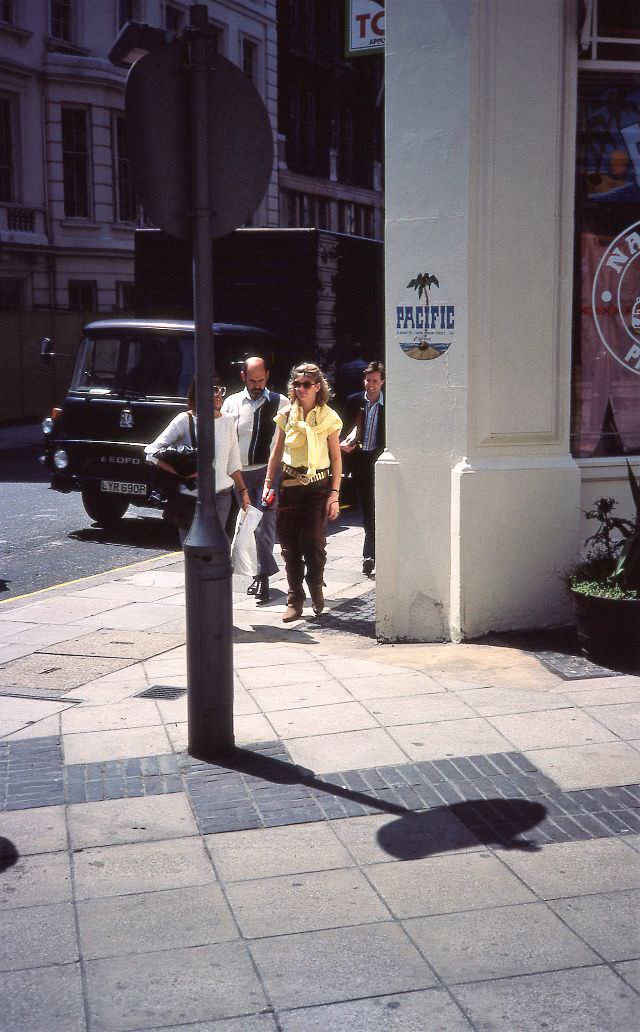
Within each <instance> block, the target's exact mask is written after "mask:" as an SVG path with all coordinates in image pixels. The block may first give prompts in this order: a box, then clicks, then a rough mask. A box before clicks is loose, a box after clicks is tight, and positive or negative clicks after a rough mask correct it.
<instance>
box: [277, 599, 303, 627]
mask: <svg viewBox="0 0 640 1032" xmlns="http://www.w3.org/2000/svg"><path fill="white" fill-rule="evenodd" d="M301 616H302V604H301V603H300V604H298V603H297V602H296V603H293V602H289V604H288V606H287V608H286V609H285V611H284V616H283V617H282V622H283V623H293V621H294V620H299V619H300V618H301Z"/></svg>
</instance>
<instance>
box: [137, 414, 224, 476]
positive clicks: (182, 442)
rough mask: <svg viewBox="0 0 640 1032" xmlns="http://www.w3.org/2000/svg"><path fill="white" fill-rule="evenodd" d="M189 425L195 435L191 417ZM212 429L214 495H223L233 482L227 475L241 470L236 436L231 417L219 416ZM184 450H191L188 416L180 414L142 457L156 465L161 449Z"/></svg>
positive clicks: (194, 418) (196, 420)
mask: <svg viewBox="0 0 640 1032" xmlns="http://www.w3.org/2000/svg"><path fill="white" fill-rule="evenodd" d="M193 421H194V424H195V427H196V433H197V426H198V417H197V416H194V417H193ZM213 425H214V430H215V446H216V455H215V461H214V468H215V471H216V491H226V490H227V489H228V488H230V487H233V480H232V479H231V476H230V474H231V473H235V472H236V470H239V469H240V470H241V469H242V463H241V461H240V448H239V446H238V435H237V433H236V428H235V423H234V421H233V418H232V417H231V416H225V415H224V414H222V415H221V416H219V417H218V418H217V419H214V421H213ZM184 446H186V447H191V446H192V442H191V434H190V433H189V415H188V413H186V412H180V414H179V415H177V416H176V417H175V419H172V420H171V422H170V423H169V425H168V426H167V427H165V429H164V430H163V431H162V433H161V434H159V435H158V437H156V439H155V441H152V442H151V444H148V445H147V446H146V448H145V450H144V453H145V456H146V459H147V462H152V463H153V464H154V465H157V462H158V459H157V457H156V453H157V452H158V451H160V449H161V448H180V447H184Z"/></svg>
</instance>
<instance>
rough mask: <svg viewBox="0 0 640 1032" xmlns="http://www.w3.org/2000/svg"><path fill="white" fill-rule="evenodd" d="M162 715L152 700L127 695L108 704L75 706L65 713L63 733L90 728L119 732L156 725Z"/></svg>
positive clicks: (83, 730)
mask: <svg viewBox="0 0 640 1032" xmlns="http://www.w3.org/2000/svg"><path fill="white" fill-rule="evenodd" d="M161 723H162V717H161V716H160V711H159V710H158V707H157V705H156V703H155V700H153V699H132V698H127V699H124V700H122V701H121V702H116V701H115V700H114V701H113V702H112V703H111V704H110V705H108V706H101V705H97V706H91V705H88V704H87V705H84V706H76V707H73V708H70V709H67V710H66V711H65V713H64V714H63V716H62V720H61V727H62V733H63V735H72V734H77V733H83V732H88V731H118V730H125V729H128V728H134V727H153V726H154V725H157V724H161Z"/></svg>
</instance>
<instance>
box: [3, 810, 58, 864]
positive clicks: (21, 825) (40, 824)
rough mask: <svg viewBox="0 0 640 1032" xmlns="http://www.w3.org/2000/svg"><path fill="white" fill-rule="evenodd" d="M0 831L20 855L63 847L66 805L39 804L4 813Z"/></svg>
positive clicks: (53, 851) (51, 851) (56, 850)
mask: <svg viewBox="0 0 640 1032" xmlns="http://www.w3.org/2000/svg"><path fill="white" fill-rule="evenodd" d="M0 833H1V834H2V835H3V836H4V837H5V838H7V839H9V840H10V841H11V842H13V844H14V846H15V847H16V849H17V850H18V852H19V853H20V855H21V856H29V855H30V854H32V853H56V852H58V851H61V850H65V849H66V848H67V826H66V820H65V808H64V806H42V807H34V808H33V809H27V810H12V811H9V812H8V813H6V812H5V813H3V814H2V816H1V817H0Z"/></svg>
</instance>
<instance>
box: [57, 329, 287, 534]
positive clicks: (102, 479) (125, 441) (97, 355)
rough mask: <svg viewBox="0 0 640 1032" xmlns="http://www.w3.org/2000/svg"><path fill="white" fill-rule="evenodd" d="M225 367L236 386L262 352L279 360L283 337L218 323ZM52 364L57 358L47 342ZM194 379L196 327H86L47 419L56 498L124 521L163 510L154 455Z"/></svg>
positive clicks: (219, 357)
mask: <svg viewBox="0 0 640 1032" xmlns="http://www.w3.org/2000/svg"><path fill="white" fill-rule="evenodd" d="M214 340H215V354H216V359H215V360H216V365H217V367H218V369H219V371H220V372H221V374H222V375H223V377H224V378H226V379H227V382H228V383H231V384H233V385H234V386H235V384H236V383H237V382H238V366H239V365H241V364H242V362H243V361H244V359H245V358H247V357H249V356H250V355H253V354H256V353H258V354H261V355H265V357H268V358H270V357H271V356H272V354H273V352H274V351H275V350H276V349H277V347H278V343H279V342H278V340H277V338H276V337H275V336H274V335H273V334H270V333H267V332H266V331H265V330H262V329H259V328H257V327H255V326H243V325H237V324H226V323H216V324H215V325H214ZM42 357H43V360H44V361H45V362H50V361H52V359H54V358H55V349H54V346H53V345H52V343H51V341H48V340H45V341H43V342H42ZM193 373H194V324H193V323H192V322H188V321H180V320H153V319H110V320H101V321H98V322H91V323H89V324H88V325H87V326H85V328H84V332H83V336H82V340H81V343H80V347H79V349H78V353H77V357H76V362H75V367H74V371H73V376H72V379H71V384H70V386H69V391H68V393H67V396H66V398H65V399H64V401H63V403H62V405H61V407H60V408H55V409H54V410H53V412H52V414H51V416H48V417H47V418H46V419H44V420H43V423H42V429H43V432H44V435H45V449H44V454H43V455H42V457H41V461H42V462H43V463H44V465H45V466H46V467H47V468H48V469H49V470H50V471H51V487H52V489H53V490H54V491H62V492H69V491H80V492H81V494H82V503H83V505H84V508H85V510H86V512H87V514H88V515H89V516H90V517H91V519H92V520H95V521H96V522H97V523H99V524H101V526H104V527H107V526H110V525H113V524H115V523H117V521H118V520H119V519H121V518H122V516H124V514H125V512H126V511H127V509H128V507H129V505H137V506H143V507H150V508H154V507H155V508H157V507H160V506H161V500H160V499H158V498H157V496H155V495H154V493H153V492H152V491H151V480H150V478H151V477H152V475H153V473H152V467H150V466H149V465H148V463H146V461H145V458H144V448H145V445H146V444H149V443H150V442H151V441H153V440H154V439H155V438H156V437H157V436H158V434H159V433H160V432H161V430H163V429H164V427H165V426H167V424H168V423H169V422H170V420H171V419H172V418H173V417H174V416H175V415H177V413H178V412H181V411H183V410H184V407H185V402H186V397H187V391H188V389H189V384H190V383H191V380H192V377H193Z"/></svg>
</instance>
